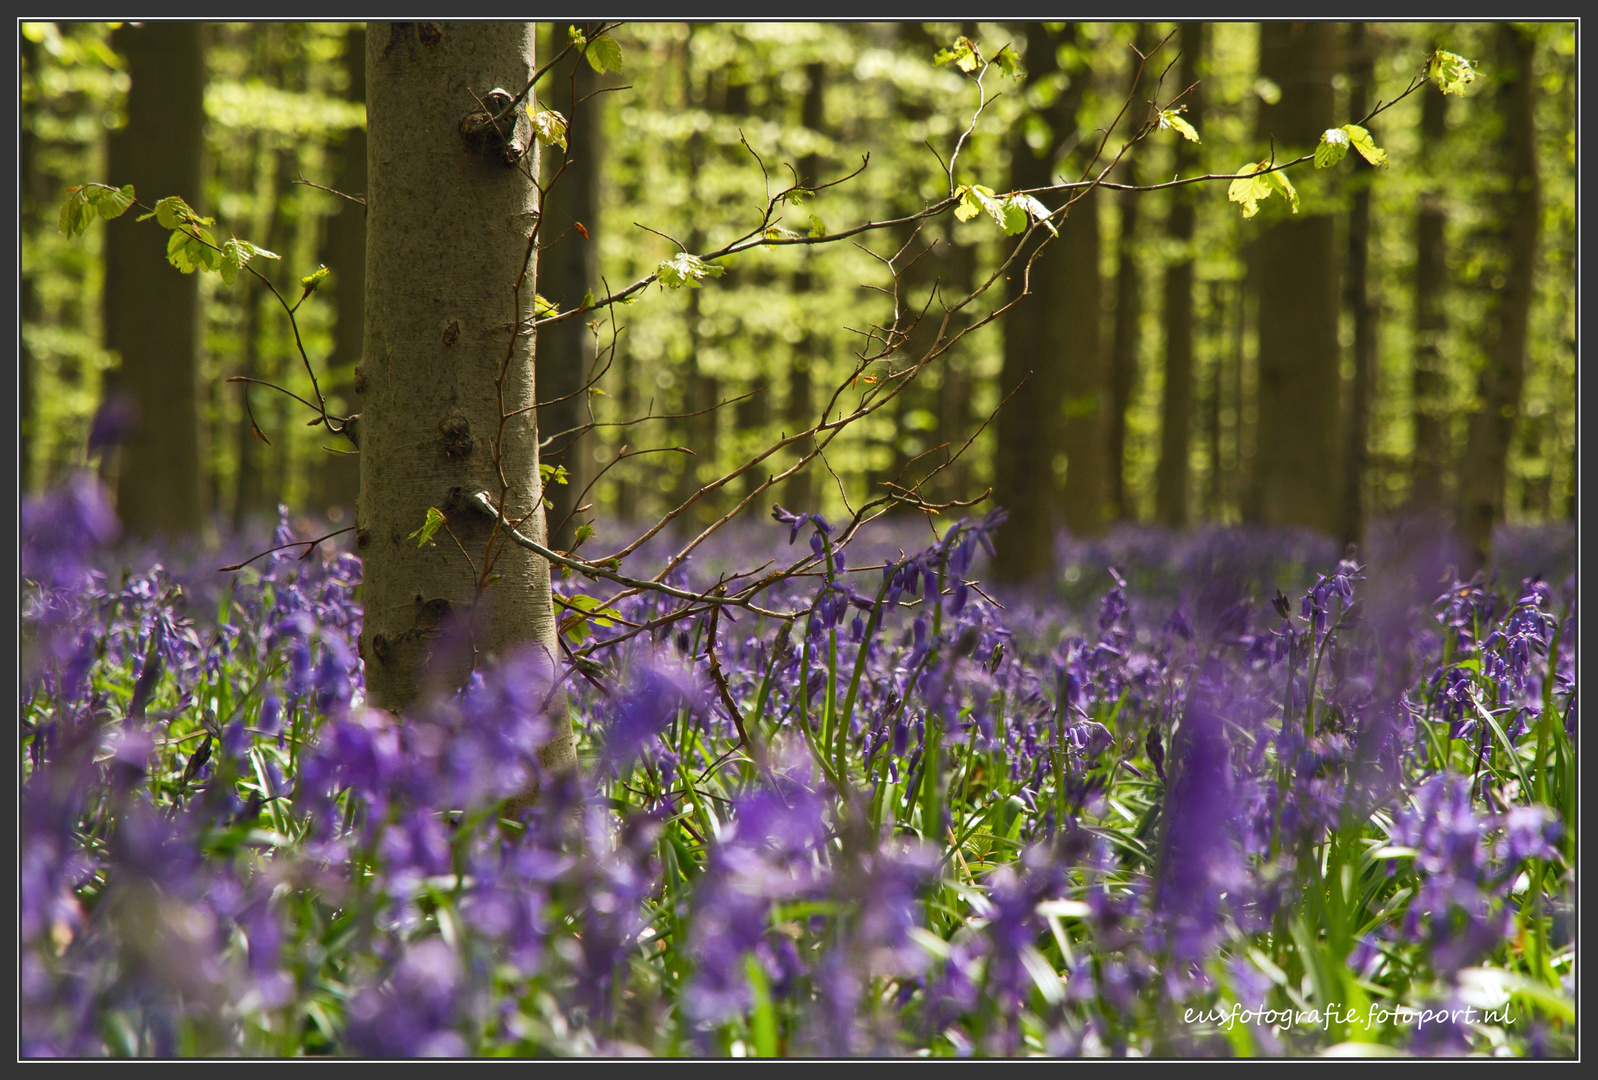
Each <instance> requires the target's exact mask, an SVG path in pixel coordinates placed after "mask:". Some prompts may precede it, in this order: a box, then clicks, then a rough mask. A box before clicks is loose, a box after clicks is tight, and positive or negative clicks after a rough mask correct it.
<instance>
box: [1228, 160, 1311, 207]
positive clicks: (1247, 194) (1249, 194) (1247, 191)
mask: <svg viewBox="0 0 1598 1080" xmlns="http://www.w3.org/2000/svg"><path fill="white" fill-rule="evenodd" d="M1270 168H1271V163H1270V162H1269V161H1252V162H1250V163H1249V164H1247V165H1244V166H1243V167H1242V168H1241V169H1239V170H1237V179H1236V180H1233V181H1232V183H1231V184H1230V185H1229V186H1228V187H1227V189H1226V197H1227V198H1228V199H1230V200H1231V201H1232V202H1235V203H1238V204H1240V205H1241V206H1242V207H1243V217H1245V218H1251V217H1253V216H1254V215H1255V214H1257V213H1259V210H1260V203H1262V202H1264V201H1265V200H1266V199H1268V198H1270V197H1271V194H1272V193H1273V192H1280V193H1281V195H1282V198H1284V199H1286V200H1287V202H1288V205H1289V206H1291V207H1292V208H1293V213H1295V214H1296V213H1298V189H1297V188H1295V187H1293V182H1292V181H1291V180H1289V179H1288V178H1287V174H1286V173H1284V172H1282V171H1281V170H1279V169H1278V170H1276V171H1275V172H1266V171H1265V170H1267V169H1270Z"/></svg>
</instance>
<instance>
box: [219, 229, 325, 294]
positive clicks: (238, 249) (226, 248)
mask: <svg viewBox="0 0 1598 1080" xmlns="http://www.w3.org/2000/svg"><path fill="white" fill-rule="evenodd" d="M256 256H260V257H261V258H263V259H278V258H281V257H282V256H280V255H278V254H277V253H276V252H275V251H268V250H266V249H265V248H263V247H256V246H255V245H254V244H252V243H250V242H249V241H248V240H240V239H239V238H238V237H236V236H235V237H233V238H232V239H230V240H229V241H227V243H225V244H223V245H222V265H221V267H220V269H221V271H222V280H223V281H225V282H227V283H228V284H229V285H231V284H233V281H234V279H235V278H237V277H238V276H239V271H240V270H242V269H244V267H246V266H248V265H249V264H250V260H251V259H253V258H255V257H256ZM328 273H329V271H328V269H327V267H325V266H324V267H322V269H320V270H318V271H317V272H316V273H315V274H312V275H311V276H310V277H307V278H301V279H300V283H301V284H302V285H305V286H306V288H305V291H306V293H307V294H309V293H310V292H311V290H312V289H315V288H316V284H317V282H320V281H321V280H322V278H324V277H326V276H327V275H328Z"/></svg>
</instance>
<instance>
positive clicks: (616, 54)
mask: <svg viewBox="0 0 1598 1080" xmlns="http://www.w3.org/2000/svg"><path fill="white" fill-rule="evenodd" d="M583 55H584V56H586V57H588V66H589V67H591V68H593V69H594V70H595V71H597V72H599V73H600V74H601V75H603V74H604V73H605V72H607V71H620V70H621V46H620V45H618V44H616V39H615V38H613V37H610V36H609V35H606V36H604V37H596V38H595V39H594V40H592V41H590V42H589V43H588V50H587V51H586V52H584V53H583Z"/></svg>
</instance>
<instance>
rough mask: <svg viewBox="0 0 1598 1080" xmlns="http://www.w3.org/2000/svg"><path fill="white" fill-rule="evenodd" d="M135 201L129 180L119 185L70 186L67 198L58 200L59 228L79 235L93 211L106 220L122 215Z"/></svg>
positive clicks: (91, 218)
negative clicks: (59, 201) (59, 209)
mask: <svg viewBox="0 0 1598 1080" xmlns="http://www.w3.org/2000/svg"><path fill="white" fill-rule="evenodd" d="M134 201H135V200H134V196H133V185H132V184H124V185H123V186H122V187H120V188H114V187H110V186H108V185H106V184H84V185H82V186H81V187H75V188H69V189H68V195H67V201H66V202H64V203H62V204H61V215H60V220H59V228H60V230H61V231H62V232H63V233H65V234H66V235H68V236H82V235H83V230H84V229H87V228H88V227H89V222H91V221H93V220H94V219H95V217H96V215H98V216H99V217H100V218H101V219H102V220H105V221H110V220H111V219H112V218H117V217H121V216H122V215H123V214H124V213H126V212H127V209H128V207H130V206H132V205H133V203H134Z"/></svg>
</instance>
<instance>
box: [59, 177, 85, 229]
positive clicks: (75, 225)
mask: <svg viewBox="0 0 1598 1080" xmlns="http://www.w3.org/2000/svg"><path fill="white" fill-rule="evenodd" d="M93 216H94V215H93V214H92V213H90V212H89V199H88V195H87V194H86V193H85V192H84V190H83V188H82V187H75V188H68V189H67V200H66V202H64V203H62V204H61V215H60V217H59V218H58V219H57V221H56V227H57V228H58V229H60V230H61V231H62V232H63V233H64V234H66V235H67V236H81V235H82V234H83V230H84V229H85V228H87V227H88V224H89V221H90V220H91V219H92V218H93Z"/></svg>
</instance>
